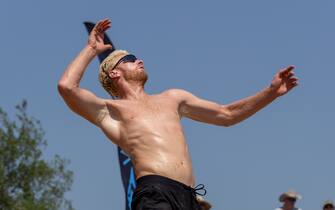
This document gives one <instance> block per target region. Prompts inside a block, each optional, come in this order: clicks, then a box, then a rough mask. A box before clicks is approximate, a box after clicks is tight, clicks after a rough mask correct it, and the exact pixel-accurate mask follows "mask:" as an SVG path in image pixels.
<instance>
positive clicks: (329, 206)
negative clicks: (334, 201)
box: [323, 204, 334, 209]
mask: <svg viewBox="0 0 335 210" xmlns="http://www.w3.org/2000/svg"><path fill="white" fill-rule="evenodd" d="M333 208H334V206H333V205H331V204H327V205H325V206H324V208H323V209H333Z"/></svg>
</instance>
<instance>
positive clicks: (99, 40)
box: [87, 19, 112, 54]
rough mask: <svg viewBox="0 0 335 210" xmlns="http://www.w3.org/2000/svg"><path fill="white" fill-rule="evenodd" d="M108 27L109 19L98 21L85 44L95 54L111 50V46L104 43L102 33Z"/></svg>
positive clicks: (109, 24) (109, 25)
mask: <svg viewBox="0 0 335 210" xmlns="http://www.w3.org/2000/svg"><path fill="white" fill-rule="evenodd" d="M110 27H111V21H110V20H109V19H104V20H100V21H99V22H98V23H97V24H96V25H95V26H94V28H93V30H92V31H91V33H90V36H89V38H88V42H87V43H88V45H89V46H90V47H92V48H93V49H94V50H95V51H96V53H97V54H100V53H102V52H104V51H105V50H107V49H111V48H112V45H110V44H105V43H104V33H105V31H106V30H107V29H109V28H110Z"/></svg>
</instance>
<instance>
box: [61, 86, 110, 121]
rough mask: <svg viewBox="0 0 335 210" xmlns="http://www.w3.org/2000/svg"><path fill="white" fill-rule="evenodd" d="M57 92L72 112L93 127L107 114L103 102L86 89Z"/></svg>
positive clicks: (77, 88)
mask: <svg viewBox="0 0 335 210" xmlns="http://www.w3.org/2000/svg"><path fill="white" fill-rule="evenodd" d="M59 92H60V94H61V96H62V97H63V99H64V101H65V102H66V104H67V105H68V106H69V107H70V109H71V110H72V111H74V112H75V113H77V114H78V115H80V116H82V117H84V118H85V119H87V120H88V121H90V122H91V123H93V124H95V125H98V124H99V123H100V122H101V120H102V119H103V118H104V116H105V115H106V113H107V106H106V103H105V100H103V99H101V98H98V97H97V96H96V95H94V94H93V93H92V92H90V91H88V90H86V89H83V88H79V87H76V88H72V89H71V90H64V91H62V90H60V91H59Z"/></svg>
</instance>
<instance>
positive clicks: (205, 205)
mask: <svg viewBox="0 0 335 210" xmlns="http://www.w3.org/2000/svg"><path fill="white" fill-rule="evenodd" d="M196 199H197V201H198V203H199V205H200V207H201V210H209V209H211V208H212V205H211V204H210V203H209V202H207V201H205V199H204V198H203V197H202V196H200V195H197V197H196Z"/></svg>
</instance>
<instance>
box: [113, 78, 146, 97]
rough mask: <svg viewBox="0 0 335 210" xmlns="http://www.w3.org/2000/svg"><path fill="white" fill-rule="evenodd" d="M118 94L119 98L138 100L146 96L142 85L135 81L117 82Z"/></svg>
mask: <svg viewBox="0 0 335 210" xmlns="http://www.w3.org/2000/svg"><path fill="white" fill-rule="evenodd" d="M118 86H119V87H118V94H119V98H120V99H127V100H140V99H144V98H147V97H148V94H146V93H145V92H144V86H143V85H142V84H139V83H137V82H133V83H129V82H126V83H119V84H118Z"/></svg>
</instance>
